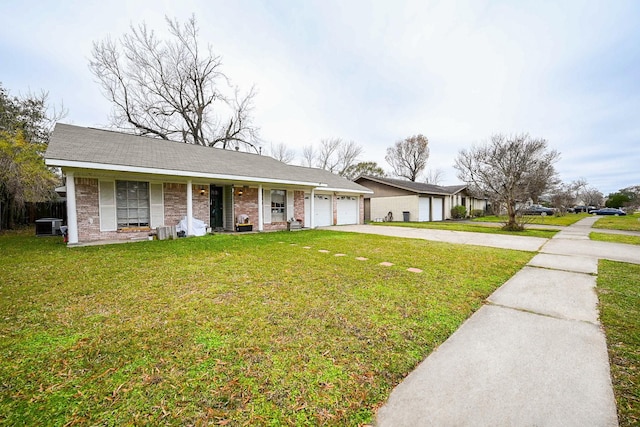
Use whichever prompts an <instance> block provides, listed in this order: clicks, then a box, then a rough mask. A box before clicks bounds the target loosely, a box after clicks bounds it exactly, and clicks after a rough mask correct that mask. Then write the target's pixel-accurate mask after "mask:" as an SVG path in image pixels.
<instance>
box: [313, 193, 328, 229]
mask: <svg viewBox="0 0 640 427" xmlns="http://www.w3.org/2000/svg"><path fill="white" fill-rule="evenodd" d="M314 197H315V199H314V201H313V202H314V205H315V206H314V208H315V212H314V224H315V226H316V227H324V226H327V225H333V209H332V208H331V195H330V194H316V195H315V196H314Z"/></svg>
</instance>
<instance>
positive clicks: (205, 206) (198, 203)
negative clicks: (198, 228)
mask: <svg viewBox="0 0 640 427" xmlns="http://www.w3.org/2000/svg"><path fill="white" fill-rule="evenodd" d="M200 188H204V194H200ZM185 190H186V188H185ZM191 202H192V206H193V217H194V218H198V219H199V220H202V221H204V222H205V223H206V224H207V225H211V212H210V211H209V186H208V185H194V186H193V197H192V199H191ZM185 203H186V202H185ZM186 209H187V208H186V206H185V212H186Z"/></svg>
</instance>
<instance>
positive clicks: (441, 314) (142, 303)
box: [0, 231, 533, 426]
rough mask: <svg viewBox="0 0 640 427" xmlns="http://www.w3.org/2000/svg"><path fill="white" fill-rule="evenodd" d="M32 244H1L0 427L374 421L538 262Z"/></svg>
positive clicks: (337, 243) (385, 247)
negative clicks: (407, 381)
mask: <svg viewBox="0 0 640 427" xmlns="http://www.w3.org/2000/svg"><path fill="white" fill-rule="evenodd" d="M31 233H32V231H30V232H29V233H28V234H27V233H8V234H0V266H1V270H0V319H2V321H1V322H0V337H1V339H0V390H1V391H2V392H1V393H0V424H7V425H54V426H55V425H59V426H63V425H74V424H82V425H140V424H151V425H154V424H163V425H205V424H221V425H225V424H229V425H276V426H277V425H319V424H322V425H358V424H363V423H367V422H370V421H371V419H372V416H373V414H374V413H375V410H376V408H377V407H379V406H380V405H381V404H382V403H383V402H384V401H385V400H386V398H387V397H388V394H389V393H390V391H391V389H392V388H393V387H394V386H395V385H396V384H398V383H399V382H400V381H401V380H402V379H403V378H404V377H405V376H406V375H407V373H409V372H410V371H411V370H412V369H413V368H414V367H415V366H416V365H417V364H418V363H419V362H420V361H421V360H422V359H424V357H426V356H427V354H428V353H429V352H431V351H432V350H433V349H434V348H436V347H437V346H438V345H439V344H440V343H442V342H443V341H444V340H445V339H446V338H447V337H448V336H449V335H450V334H451V333H452V332H454V331H455V330H456V329H457V328H458V326H459V325H460V324H461V323H462V322H463V321H464V320H465V319H466V318H468V317H469V316H470V315H471V314H472V313H473V312H474V311H475V310H477V309H478V308H479V307H480V306H481V305H482V302H483V300H484V298H486V297H487V296H488V295H489V294H491V292H493V290H495V289H496V288H497V287H498V286H500V285H501V284H502V283H504V282H505V281H506V280H507V279H508V278H509V277H511V276H512V275H513V274H514V273H515V272H516V271H518V270H519V269H520V268H521V267H522V266H523V265H524V264H525V263H526V262H527V261H528V260H529V259H530V258H531V257H532V255H533V254H532V253H528V252H517V251H507V250H499V249H492V248H482V247H469V246H463V245H451V244H444V243H438V242H428V241H423V240H412V239H393V238H388V237H383V236H371V235H360V234H350V233H342V232H330V231H303V232H297V233H288V232H280V233H262V234H251V235H215V236H206V237H201V238H192V239H180V240H177V241H144V242H139V243H133V244H121V245H109V246H94V247H84V248H67V247H65V246H64V245H63V244H62V243H61V239H59V238H40V239H38V238H35V237H32V236H31ZM304 246H310V247H311V248H310V249H305V248H304ZM319 249H326V250H329V251H331V252H330V253H320V252H319V251H318V250H319ZM336 253H344V254H346V256H343V257H336V256H334V255H335V254H336ZM356 256H363V257H367V258H369V260H368V261H358V260H356V259H355V257H356ZM382 261H389V262H393V263H394V264H395V265H394V266H392V267H382V266H379V265H378V263H380V262H382ZM408 267H416V268H420V269H423V270H424V272H423V273H421V274H415V273H410V272H407V271H406V269H407V268H408Z"/></svg>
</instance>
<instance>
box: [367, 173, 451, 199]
mask: <svg viewBox="0 0 640 427" xmlns="http://www.w3.org/2000/svg"><path fill="white" fill-rule="evenodd" d="M359 178H363V179H368V180H369V181H375V182H377V183H378V184H383V185H388V186H390V187H395V188H399V189H401V190H405V191H409V192H411V193H416V194H437V195H438V196H450V195H451V194H452V193H443V192H438V191H419V190H416V189H414V188H410V187H405V186H404V185H399V184H396V183H392V182H389V181H386V180H384V179H376V177H372V176H367V175H363V176H361V177H359ZM359 178H358V179H359Z"/></svg>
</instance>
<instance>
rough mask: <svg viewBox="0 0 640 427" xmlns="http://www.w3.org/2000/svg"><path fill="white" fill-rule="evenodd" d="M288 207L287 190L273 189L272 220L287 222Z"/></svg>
mask: <svg viewBox="0 0 640 427" xmlns="http://www.w3.org/2000/svg"><path fill="white" fill-rule="evenodd" d="M286 207H287V192H286V191H285V190H271V222H285V221H286V220H287V216H286V213H285V210H286Z"/></svg>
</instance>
